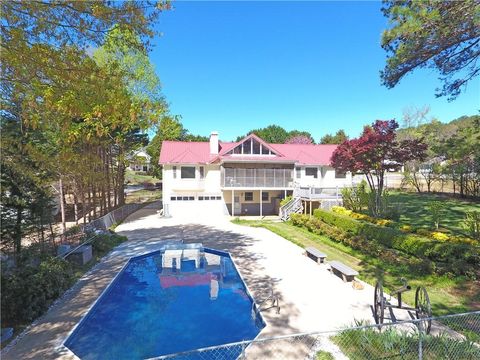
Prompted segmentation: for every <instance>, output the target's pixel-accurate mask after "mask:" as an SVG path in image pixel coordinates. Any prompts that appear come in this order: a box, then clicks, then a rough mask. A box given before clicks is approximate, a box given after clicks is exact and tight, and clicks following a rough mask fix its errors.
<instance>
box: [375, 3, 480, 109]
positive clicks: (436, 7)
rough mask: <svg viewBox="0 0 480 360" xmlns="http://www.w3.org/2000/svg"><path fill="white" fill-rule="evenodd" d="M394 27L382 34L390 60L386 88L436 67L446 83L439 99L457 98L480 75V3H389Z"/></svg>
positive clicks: (386, 7) (383, 74) (385, 8)
mask: <svg viewBox="0 0 480 360" xmlns="http://www.w3.org/2000/svg"><path fill="white" fill-rule="evenodd" d="M382 11H383V14H384V15H385V16H386V17H387V18H388V19H389V22H390V25H391V27H390V28H389V29H387V30H385V31H384V33H383V35H382V47H383V48H384V49H385V50H386V51H387V54H388V58H387V64H386V66H385V68H384V70H383V71H382V72H381V78H382V81H383V84H384V85H385V86H387V87H388V88H393V87H394V86H396V85H397V84H398V83H399V82H400V80H401V79H402V78H403V77H404V76H405V75H406V74H408V73H410V72H412V71H413V70H415V69H418V68H425V67H429V68H433V69H436V70H438V72H439V73H440V80H441V82H442V83H443V86H442V88H441V89H437V93H436V95H437V96H448V98H449V100H452V99H455V98H456V97H457V96H458V95H459V94H460V92H461V91H462V89H464V88H465V87H466V85H467V83H468V82H469V81H470V80H472V79H473V78H475V77H476V76H477V75H478V74H479V73H480V67H479V65H478V63H477V62H478V59H479V57H480V17H479V15H478V14H479V13H480V2H478V1H477V0H463V1H436V0H413V1H410V0H409V1H407V0H384V2H383V8H382Z"/></svg>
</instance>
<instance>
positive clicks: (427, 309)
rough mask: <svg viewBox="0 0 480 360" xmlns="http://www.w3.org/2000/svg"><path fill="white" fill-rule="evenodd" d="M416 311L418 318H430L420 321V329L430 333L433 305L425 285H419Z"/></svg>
mask: <svg viewBox="0 0 480 360" xmlns="http://www.w3.org/2000/svg"><path fill="white" fill-rule="evenodd" d="M415 312H416V315H417V319H428V320H422V321H420V322H419V325H420V326H421V327H420V331H424V332H425V334H429V333H430V329H431V327H432V320H431V319H430V318H431V317H432V306H431V305H430V298H429V297H428V293H427V290H426V289H425V288H424V287H423V286H419V287H418V288H417V292H416V293H415Z"/></svg>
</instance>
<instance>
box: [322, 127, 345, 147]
mask: <svg viewBox="0 0 480 360" xmlns="http://www.w3.org/2000/svg"><path fill="white" fill-rule="evenodd" d="M345 140H348V136H347V134H345V130H343V129H340V130H338V131H337V132H336V133H335V135H330V134H326V135H324V136H322V138H321V139H320V144H341V143H343V142H344V141H345Z"/></svg>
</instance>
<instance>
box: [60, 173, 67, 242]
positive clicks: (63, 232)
mask: <svg viewBox="0 0 480 360" xmlns="http://www.w3.org/2000/svg"><path fill="white" fill-rule="evenodd" d="M58 187H59V188H60V194H59V195H60V213H61V216H62V239H63V240H65V232H66V231H67V224H66V223H65V198H64V194H63V179H62V177H61V176H60V180H58Z"/></svg>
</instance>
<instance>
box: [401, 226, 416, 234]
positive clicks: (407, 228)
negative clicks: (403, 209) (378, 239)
mask: <svg viewBox="0 0 480 360" xmlns="http://www.w3.org/2000/svg"><path fill="white" fill-rule="evenodd" d="M414 230H415V229H414V228H413V227H412V226H410V225H402V226H400V231H401V232H404V233H409V232H414Z"/></svg>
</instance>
